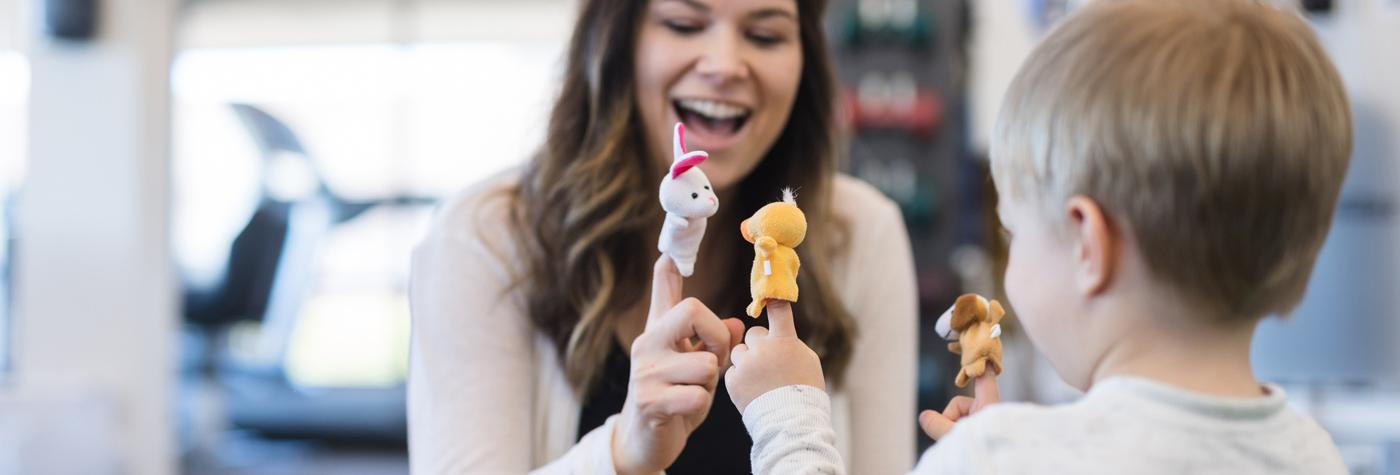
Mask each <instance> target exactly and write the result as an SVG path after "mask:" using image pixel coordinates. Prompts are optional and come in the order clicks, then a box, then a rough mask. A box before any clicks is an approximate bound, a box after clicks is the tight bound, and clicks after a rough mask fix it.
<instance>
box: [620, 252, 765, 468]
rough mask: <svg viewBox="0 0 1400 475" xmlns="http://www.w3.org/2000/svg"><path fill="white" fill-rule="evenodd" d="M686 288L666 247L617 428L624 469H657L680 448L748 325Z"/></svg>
mask: <svg viewBox="0 0 1400 475" xmlns="http://www.w3.org/2000/svg"><path fill="white" fill-rule="evenodd" d="M680 296H681V276H680V274H679V273H678V272H677V271H676V266H675V263H673V262H672V261H671V258H670V257H667V256H665V255H662V256H661V258H660V259H659V260H657V261H656V266H655V267H654V268H653V270H652V289H651V309H650V310H649V311H648V313H647V323H646V329H645V330H644V331H643V332H642V334H641V336H638V337H637V339H636V340H635V341H633V342H632V374H631V377H630V378H629V379H628V385H627V401H626V402H625V403H624V404H623V406H622V415H621V418H620V419H619V420H618V423H617V426H616V427H615V428H614V429H613V436H612V437H613V438H612V454H613V465H614V467H615V468H616V470H617V473H619V474H637V473H655V472H659V471H661V470H664V469H665V468H666V467H667V466H670V465H671V463H672V462H674V461H675V460H676V457H678V456H680V453H681V449H684V448H685V441H686V439H687V438H688V437H690V433H691V432H693V431H694V430H695V428H696V427H699V426H700V423H701V422H704V420H705V416H707V415H709V413H710V405H711V404H713V403H714V399H715V386H716V384H717V383H718V380H719V372H720V369H721V368H723V367H725V366H727V365H728V364H729V348H730V347H732V346H733V345H734V344H735V343H738V341H739V336H740V334H741V333H743V328H744V326H743V323H741V322H739V321H738V320H736V319H729V320H725V321H721V320H720V319H719V317H717V316H715V314H714V312H711V311H710V309H709V308H707V307H705V305H704V304H702V303H700V301H699V300H696V299H693V298H692V299H686V300H685V301H680ZM677 302H679V303H677Z"/></svg>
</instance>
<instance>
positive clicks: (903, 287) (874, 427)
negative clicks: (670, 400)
mask: <svg viewBox="0 0 1400 475" xmlns="http://www.w3.org/2000/svg"><path fill="white" fill-rule="evenodd" d="M519 176H520V175H519V171H518V170H512V171H509V172H506V173H504V174H501V175H498V176H496V177H495V178H492V179H489V180H486V181H485V182H482V183H480V184H478V185H476V186H473V187H472V188H470V189H468V190H466V191H465V192H463V193H462V194H460V195H458V196H457V197H456V198H453V199H451V200H448V201H446V202H445V203H444V204H443V205H442V207H441V209H439V211H438V213H437V215H436V217H435V218H434V222H433V225H432V228H431V230H430V231H429V234H428V236H427V237H426V238H425V239H424V240H423V242H422V243H420V244H419V245H418V247H417V248H416V249H415V250H414V253H413V270H412V276H411V283H410V300H411V303H412V312H413V342H412V351H411V354H410V358H409V379H408V424H409V425H408V428H409V461H410V466H411V468H412V471H413V473H416V474H441V473H526V472H529V471H532V470H533V471H535V473H612V456H611V447H610V443H611V437H610V434H611V430H612V425H613V420H614V419H615V417H614V418H612V419H609V420H608V422H607V423H606V424H604V425H603V426H601V427H599V428H597V429H594V430H593V431H591V432H589V433H588V434H587V435H586V436H585V437H584V438H583V439H582V440H579V441H577V443H576V442H575V437H576V436H577V433H578V420H579V411H580V402H579V400H578V399H577V398H576V397H575V396H574V394H573V391H572V390H571V389H570V388H569V384H568V382H567V381H566V380H565V378H564V372H563V368H561V367H560V365H559V364H558V359H557V358H556V353H555V350H554V346H553V345H552V344H551V343H550V342H549V340H548V339H547V338H546V337H544V335H543V334H540V333H538V332H536V331H535V330H534V329H533V327H532V325H531V323H530V321H529V319H528V317H526V315H525V313H524V310H523V306H522V299H521V296H520V294H519V292H518V291H512V292H507V290H506V289H507V286H508V285H509V283H510V282H511V280H512V277H513V276H514V275H515V274H516V273H517V272H518V269H519V266H520V265H521V262H522V261H521V260H520V259H519V258H518V255H517V254H516V252H517V251H516V249H515V247H516V246H515V245H514V242H513V241H512V236H511V234H510V230H509V229H508V227H507V224H506V223H507V219H506V216H507V215H506V211H507V209H506V207H507V204H506V203H507V201H506V200H505V199H504V198H505V196H504V194H502V193H500V192H501V191H503V190H505V189H507V188H508V187H510V186H512V185H513V184H515V183H517V182H518V180H519ZM833 192H834V195H833V205H834V211H835V212H836V213H837V215H839V216H841V217H843V218H844V219H845V220H846V223H847V224H848V226H849V229H850V231H849V235H848V237H847V239H846V240H845V243H846V249H845V252H841V253H838V255H837V256H836V258H835V259H834V261H833V262H832V263H831V271H832V278H833V280H834V282H833V284H834V285H833V287H834V290H835V292H836V293H837V296H838V298H839V299H840V301H841V302H842V303H844V304H845V305H846V307H847V308H848V309H850V311H851V312H852V314H853V317H854V318H855V319H856V322H857V323H856V325H857V332H858V335H857V340H856V341H855V346H854V353H853V354H852V360H851V364H850V366H849V369H848V370H847V374H846V379H845V384H844V385H843V389H842V390H841V391H839V392H837V393H835V394H834V395H833V396H832V413H833V423H834V425H835V428H836V434H837V446H838V448H839V449H840V450H841V453H844V454H848V457H847V459H846V463H847V465H848V467H847V468H848V473H858V474H862V475H866V474H869V475H880V474H886V473H904V472H905V471H906V470H908V468H909V467H910V466H911V465H912V464H913V462H914V449H915V440H914V436H915V430H916V427H917V425H916V424H917V423H916V420H917V419H916V416H917V411H916V407H915V401H914V392H915V389H914V384H915V379H916V358H917V355H916V353H915V352H916V348H917V343H918V331H917V329H918V323H917V302H916V296H915V283H914V281H915V279H914V267H913V257H912V256H911V253H910V248H909V238H908V235H907V232H906V231H905V228H904V222H903V220H902V218H901V217H900V214H899V210H898V208H897V207H896V206H895V205H894V203H893V202H891V201H890V200H889V199H887V198H885V197H884V196H883V195H881V194H880V193H879V192H878V191H876V190H875V189H874V188H872V187H870V186H869V185H867V184H865V183H863V182H860V181H858V180H856V179H854V178H851V177H849V176H845V175H839V176H837V177H836V178H835V186H834V189H833ZM775 193H776V191H775ZM736 232H737V231H736ZM638 291H645V289H639V290H638ZM716 397H717V398H724V397H728V395H725V394H717V395H716ZM735 456H737V457H746V456H748V454H735Z"/></svg>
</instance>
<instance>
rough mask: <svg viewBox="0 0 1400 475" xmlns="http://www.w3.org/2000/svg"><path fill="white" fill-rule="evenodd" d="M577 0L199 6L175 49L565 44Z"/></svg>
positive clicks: (258, 0) (222, 2)
mask: <svg viewBox="0 0 1400 475" xmlns="http://www.w3.org/2000/svg"><path fill="white" fill-rule="evenodd" d="M577 4H578V1H577V0H509V1H458V0H409V1H400V0H297V1H284V0H203V1H200V2H197V3H194V4H193V5H192V6H191V7H190V8H189V9H187V11H185V12H184V13H183V17H182V18H181V21H180V47H181V48H217V47H254V46H277V47H287V46H309V45H341V44H354V43H396V42H404V43H406V42H453V41H482V40H485V41H491V42H516V41H532V40H553V39H556V38H560V37H561V36H562V37H565V38H567V35H568V33H569V32H570V31H571V30H572V29H573V19H574V17H575V13H576V10H577V8H578V7H577Z"/></svg>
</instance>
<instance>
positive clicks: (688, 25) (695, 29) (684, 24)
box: [666, 20, 705, 35]
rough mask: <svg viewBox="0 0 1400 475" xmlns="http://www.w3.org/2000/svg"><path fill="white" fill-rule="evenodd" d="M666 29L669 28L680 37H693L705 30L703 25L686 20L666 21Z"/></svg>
mask: <svg viewBox="0 0 1400 475" xmlns="http://www.w3.org/2000/svg"><path fill="white" fill-rule="evenodd" d="M666 28H670V29H671V31H674V32H676V33H680V34H682V35H693V34H695V33H699V32H700V30H703V29H705V27H704V25H701V24H700V23H699V22H694V21H686V20H667V21H666Z"/></svg>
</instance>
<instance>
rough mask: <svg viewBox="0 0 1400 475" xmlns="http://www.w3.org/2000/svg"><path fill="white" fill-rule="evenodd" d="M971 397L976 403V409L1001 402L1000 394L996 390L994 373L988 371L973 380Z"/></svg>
mask: <svg viewBox="0 0 1400 475" xmlns="http://www.w3.org/2000/svg"><path fill="white" fill-rule="evenodd" d="M972 395H973V399H975V400H976V401H977V408H978V409H981V408H982V407H986V406H987V405H988V404H996V403H998V402H1001V393H1000V391H999V390H998V389H997V376H996V373H994V372H992V371H991V370H988V371H987V372H986V373H983V374H982V375H981V376H978V377H977V378H976V379H974V380H973V383H972Z"/></svg>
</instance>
